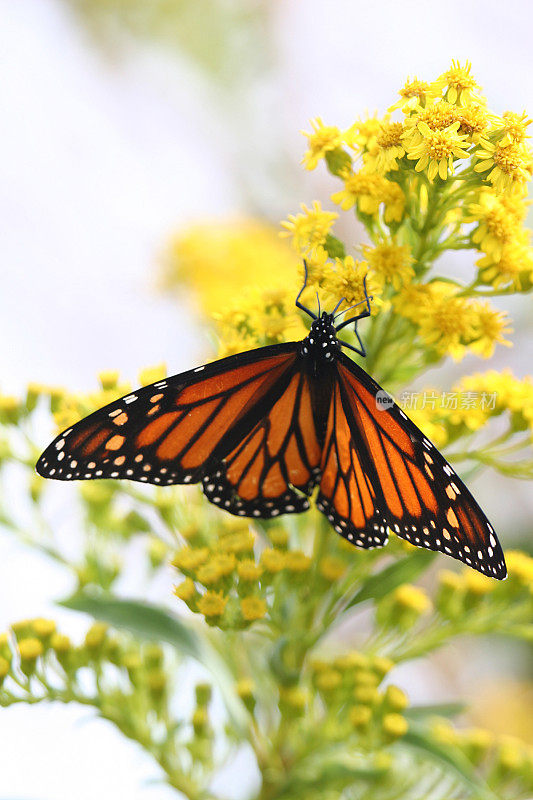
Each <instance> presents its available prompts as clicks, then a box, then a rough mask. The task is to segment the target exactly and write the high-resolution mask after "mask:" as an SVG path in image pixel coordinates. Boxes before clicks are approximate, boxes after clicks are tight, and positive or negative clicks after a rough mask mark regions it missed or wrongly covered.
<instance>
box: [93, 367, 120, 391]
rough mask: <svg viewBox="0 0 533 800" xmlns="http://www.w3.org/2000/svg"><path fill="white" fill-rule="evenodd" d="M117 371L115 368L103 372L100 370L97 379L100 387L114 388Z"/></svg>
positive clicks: (116, 381) (117, 377) (117, 379)
mask: <svg viewBox="0 0 533 800" xmlns="http://www.w3.org/2000/svg"><path fill="white" fill-rule="evenodd" d="M119 377H120V376H119V372H118V370H116V369H107V370H104V371H103V372H100V373H99V375H98V380H99V381H100V385H101V387H102V389H104V390H107V389H114V388H115V387H116V386H117V384H118V381H119Z"/></svg>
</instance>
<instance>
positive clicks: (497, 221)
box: [465, 192, 519, 259]
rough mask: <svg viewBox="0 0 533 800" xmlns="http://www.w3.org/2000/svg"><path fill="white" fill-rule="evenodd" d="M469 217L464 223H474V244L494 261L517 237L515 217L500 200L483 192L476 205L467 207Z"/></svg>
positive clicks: (517, 228) (472, 204)
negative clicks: (475, 225) (475, 224)
mask: <svg viewBox="0 0 533 800" xmlns="http://www.w3.org/2000/svg"><path fill="white" fill-rule="evenodd" d="M468 211H469V215H468V216H467V217H466V218H465V222H476V223H477V227H476V229H475V230H474V232H473V234H472V241H473V242H474V244H475V245H476V246H477V247H478V248H479V249H480V250H482V251H483V252H484V253H486V254H487V255H488V256H491V257H492V258H494V259H499V258H500V257H501V255H502V251H503V248H504V246H505V245H508V244H510V243H511V242H512V241H513V239H514V238H515V237H516V236H517V233H518V230H519V227H518V221H517V219H516V215H514V214H512V213H510V212H509V210H508V208H507V207H506V205H505V203H503V202H502V201H501V200H500V198H498V197H495V196H494V195H493V194H490V193H489V192H483V193H482V194H481V195H480V197H479V202H478V203H471V204H470V205H469V207H468Z"/></svg>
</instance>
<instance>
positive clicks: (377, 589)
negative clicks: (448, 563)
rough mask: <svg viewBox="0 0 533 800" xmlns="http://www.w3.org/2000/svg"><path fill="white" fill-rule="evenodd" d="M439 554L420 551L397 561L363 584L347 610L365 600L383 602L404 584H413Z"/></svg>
mask: <svg viewBox="0 0 533 800" xmlns="http://www.w3.org/2000/svg"><path fill="white" fill-rule="evenodd" d="M436 555H437V554H436V553H434V552H432V551H431V550H418V551H417V552H416V553H412V554H410V555H408V556H405V557H404V558H401V559H400V560H399V561H395V562H394V564H391V565H390V566H388V567H385V569H382V570H381V571H380V572H376V573H374V574H373V575H371V576H370V577H369V578H367V579H366V581H364V582H363V585H362V587H361V588H360V589H359V591H358V592H357V593H356V594H355V595H354V597H352V599H351V600H350V602H349V603H348V605H347V606H346V609H348V608H352V606H355V605H357V604H358V603H364V602H365V600H381V598H382V597H385V595H387V594H390V592H392V591H394V589H396V588H397V587H398V586H401V585H402V583H411V582H412V581H414V580H415V578H418V576H419V575H420V574H421V573H422V572H424V571H425V570H426V569H427V568H428V567H429V565H430V564H431V562H432V561H433V559H434V558H435V556H436Z"/></svg>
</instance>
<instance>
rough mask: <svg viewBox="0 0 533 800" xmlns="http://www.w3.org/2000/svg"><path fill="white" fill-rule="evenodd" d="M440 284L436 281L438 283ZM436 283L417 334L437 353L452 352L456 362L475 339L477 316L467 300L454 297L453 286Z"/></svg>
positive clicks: (421, 317)
mask: <svg viewBox="0 0 533 800" xmlns="http://www.w3.org/2000/svg"><path fill="white" fill-rule="evenodd" d="M435 283H437V282H435ZM435 283H434V284H433V297H432V301H433V302H431V303H430V304H429V306H428V307H426V308H425V309H424V311H423V313H420V318H419V328H418V332H419V335H420V337H421V338H422V340H423V341H424V342H425V343H426V344H427V345H429V346H430V347H433V348H434V349H435V350H436V351H437V353H440V354H441V355H444V354H445V353H449V354H450V355H451V356H452V358H454V359H455V360H460V359H461V358H462V357H463V356H464V355H465V346H464V345H465V342H470V341H472V339H473V338H474V336H475V322H476V319H475V314H474V313H473V308H472V304H471V303H470V302H469V301H468V300H466V299H465V298H464V297H456V296H454V292H455V287H454V286H453V285H452V284H446V283H442V284H440V285H437V286H435Z"/></svg>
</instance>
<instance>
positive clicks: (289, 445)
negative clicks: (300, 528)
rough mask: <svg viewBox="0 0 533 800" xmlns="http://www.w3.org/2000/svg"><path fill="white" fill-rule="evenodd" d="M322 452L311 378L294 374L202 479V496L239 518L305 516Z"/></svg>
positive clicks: (300, 372) (301, 372)
mask: <svg viewBox="0 0 533 800" xmlns="http://www.w3.org/2000/svg"><path fill="white" fill-rule="evenodd" d="M321 453H322V447H321V445H320V443H319V440H318V435H317V431H316V421H315V415H314V413H313V407H312V398H311V389H310V385H309V378H308V376H307V375H306V373H305V372H304V371H302V370H299V369H295V370H294V371H292V373H291V374H290V380H289V381H288V383H287V385H286V388H285V391H284V392H283V393H282V394H281V396H280V397H279V398H277V400H276V401H275V402H274V403H273V404H272V406H271V407H270V408H269V409H268V410H267V412H266V413H265V415H264V416H263V417H262V418H261V419H260V420H259V421H258V422H257V424H256V425H255V426H254V427H253V428H252V430H251V431H250V432H249V433H248V435H247V436H245V437H242V439H241V440H240V441H239V443H238V444H237V445H236V446H235V447H234V448H233V449H232V450H231V452H229V453H228V454H227V455H226V456H225V457H224V460H223V462H222V463H221V464H219V465H218V466H217V469H216V471H215V472H214V473H212V474H210V475H206V476H205V478H204V480H203V490H204V494H205V495H206V497H207V498H208V499H209V500H210V501H211V502H212V503H215V504H216V505H218V506H219V507H220V508H224V509H225V510H226V511H229V512H230V513H232V514H236V515H238V516H247V517H264V518H270V517H276V516H278V515H279V514H286V513H289V514H290V513H299V512H301V511H305V510H306V509H308V508H309V501H308V499H307V497H306V495H309V494H310V493H311V490H312V488H313V486H314V485H315V483H316V481H317V479H318V475H319V473H320V459H321ZM295 489H297V490H299V491H295Z"/></svg>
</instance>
